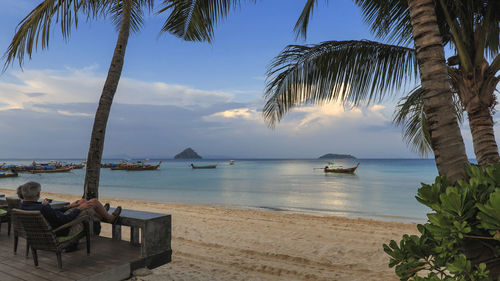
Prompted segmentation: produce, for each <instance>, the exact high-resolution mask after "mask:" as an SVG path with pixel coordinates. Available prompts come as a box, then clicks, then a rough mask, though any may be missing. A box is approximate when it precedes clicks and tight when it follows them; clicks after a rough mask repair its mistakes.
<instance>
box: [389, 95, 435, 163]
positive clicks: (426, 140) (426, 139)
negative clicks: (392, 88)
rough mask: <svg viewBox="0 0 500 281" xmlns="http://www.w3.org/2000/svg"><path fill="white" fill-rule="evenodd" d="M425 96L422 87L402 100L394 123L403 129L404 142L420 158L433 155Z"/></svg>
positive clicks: (395, 112) (396, 111)
mask: <svg viewBox="0 0 500 281" xmlns="http://www.w3.org/2000/svg"><path fill="white" fill-rule="evenodd" d="M424 94H425V91H424V89H422V87H420V86H419V87H417V88H415V89H414V90H413V91H411V92H410V94H409V95H408V96H406V97H404V98H402V99H401V100H400V102H399V103H398V105H397V107H396V109H395V111H394V119H393V122H394V124H396V126H401V127H402V129H403V140H404V141H405V142H406V144H407V145H408V147H409V148H410V149H411V150H413V151H414V152H416V153H418V154H419V155H420V156H424V157H425V156H428V155H429V154H432V151H433V150H432V147H431V140H430V135H429V128H428V125H427V119H426V117H425V112H424Z"/></svg>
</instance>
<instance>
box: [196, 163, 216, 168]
mask: <svg viewBox="0 0 500 281" xmlns="http://www.w3.org/2000/svg"><path fill="white" fill-rule="evenodd" d="M191 168H193V169H215V168H217V164H215V165H205V166H195V165H194V164H192V163H191Z"/></svg>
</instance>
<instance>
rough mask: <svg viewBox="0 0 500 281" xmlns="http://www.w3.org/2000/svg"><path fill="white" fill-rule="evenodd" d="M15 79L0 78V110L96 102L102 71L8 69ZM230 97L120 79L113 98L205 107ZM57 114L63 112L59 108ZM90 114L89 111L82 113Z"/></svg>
mask: <svg viewBox="0 0 500 281" xmlns="http://www.w3.org/2000/svg"><path fill="white" fill-rule="evenodd" d="M11 74H12V75H13V76H14V77H15V78H16V79H17V80H18V82H4V81H1V82H0V100H2V104H0V110H6V109H23V108H27V107H30V105H32V104H37V105H39V106H38V107H41V106H40V105H44V104H65V103H97V102H98V100H99V97H100V95H101V91H102V86H103V84H104V79H105V75H104V74H99V73H96V72H95V67H94V66H91V67H87V68H83V69H66V70H64V71H58V70H26V71H24V72H12V73H11ZM231 100H232V94H230V93H226V92H222V91H205V90H199V89H194V88H191V87H189V86H184V85H173V84H167V83H163V82H146V81H140V80H136V79H131V78H127V77H122V78H121V79H120V84H119V86H118V90H117V93H116V95H115V99H114V102H116V103H123V104H141V105H175V106H180V107H186V108H189V107H190V106H194V105H196V106H198V107H209V106H212V105H214V104H219V103H226V102H229V101H231ZM59 113H60V114H64V113H61V112H59ZM82 114H84V115H81V114H80V115H81V116H87V115H86V114H90V112H87V113H82Z"/></svg>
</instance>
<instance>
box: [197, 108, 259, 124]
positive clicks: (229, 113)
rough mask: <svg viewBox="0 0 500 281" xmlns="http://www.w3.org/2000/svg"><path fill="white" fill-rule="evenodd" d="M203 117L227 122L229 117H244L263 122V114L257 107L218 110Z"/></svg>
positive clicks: (208, 119) (207, 119)
mask: <svg viewBox="0 0 500 281" xmlns="http://www.w3.org/2000/svg"><path fill="white" fill-rule="evenodd" d="M203 119H204V120H206V121H215V122H217V121H219V122H227V121H229V119H233V120H235V119H244V120H252V121H257V122H261V121H262V114H261V113H260V112H258V111H257V110H256V109H251V108H247V107H243V108H235V109H228V110H225V111H221V112H217V113H214V114H211V115H209V116H204V117H203Z"/></svg>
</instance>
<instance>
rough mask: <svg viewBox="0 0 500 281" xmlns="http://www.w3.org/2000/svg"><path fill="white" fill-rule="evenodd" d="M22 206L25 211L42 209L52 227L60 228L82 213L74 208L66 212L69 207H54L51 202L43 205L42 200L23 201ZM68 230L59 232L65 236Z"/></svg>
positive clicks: (41, 211)
mask: <svg viewBox="0 0 500 281" xmlns="http://www.w3.org/2000/svg"><path fill="white" fill-rule="evenodd" d="M20 207H21V210H25V211H40V213H42V215H43V216H44V217H45V219H46V220H47V221H48V222H49V224H50V226H52V228H58V227H60V226H61V225H64V224H67V223H68V222H70V221H72V220H74V219H75V218H76V217H77V216H78V214H79V213H80V210H78V209H77V208H74V209H73V210H71V211H70V212H68V213H67V214H65V212H66V211H67V210H68V208H66V207H62V208H57V209H54V208H52V207H51V206H50V205H49V204H47V205H43V204H42V203H40V202H32V201H23V202H22V203H21V206H20ZM67 232H68V230H66V231H63V232H61V233H57V234H58V235H62V236H64V235H67Z"/></svg>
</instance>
